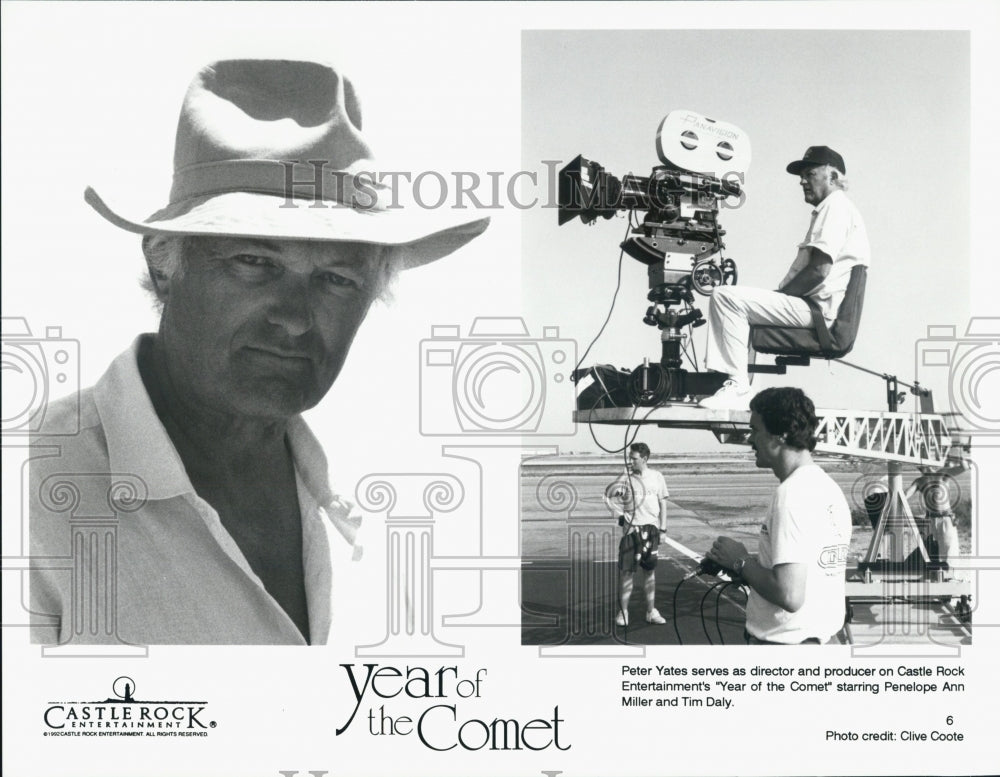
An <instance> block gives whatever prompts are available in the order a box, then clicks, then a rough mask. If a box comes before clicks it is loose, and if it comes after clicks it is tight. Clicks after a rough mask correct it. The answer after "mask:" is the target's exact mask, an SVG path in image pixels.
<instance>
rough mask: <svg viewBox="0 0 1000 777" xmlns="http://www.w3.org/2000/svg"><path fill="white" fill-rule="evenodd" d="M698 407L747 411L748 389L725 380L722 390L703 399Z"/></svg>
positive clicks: (748, 407) (748, 403)
mask: <svg viewBox="0 0 1000 777" xmlns="http://www.w3.org/2000/svg"><path fill="white" fill-rule="evenodd" d="M698 406H699V407H704V408H707V409H708V410H749V409H750V387H749V386H745V385H743V384H741V383H737V382H736V381H735V380H727V381H726V382H725V383H723V384H722V388H720V389H719V390H718V391H716V392H715V393H714V394H712V396H710V397H705V398H704V399H703V400H701V401H700V402H699V403H698Z"/></svg>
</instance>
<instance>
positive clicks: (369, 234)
mask: <svg viewBox="0 0 1000 777" xmlns="http://www.w3.org/2000/svg"><path fill="white" fill-rule="evenodd" d="M413 172H414V171H398V170H391V171H386V170H380V169H379V167H378V164H377V163H376V162H375V159H374V154H373V153H372V151H371V149H370V147H369V146H368V143H367V142H366V141H365V139H364V136H363V135H362V134H361V110H360V107H359V105H358V99H357V95H356V94H355V91H354V87H353V86H352V85H351V82H350V81H349V80H348V79H347V78H345V77H344V76H343V75H341V74H339V73H338V72H337V71H336V70H335V69H334V68H333V67H331V66H329V65H326V64H320V63H316V62H294V61H288V60H227V61H220V62H215V63H212V64H211V65H207V66H206V67H204V68H202V70H201V71H200V72H199V73H198V75H197V76H195V78H194V80H193V81H192V83H191V86H190V87H189V88H188V91H187V95H186V96H185V98H184V103H183V106H182V108H181V115H180V121H179V123H178V126H177V141H176V145H175V149H174V176H173V185H172V187H171V190H170V201H169V203H168V204H167V206H166V207H165V208H163V209H161V210H159V211H157V212H156V213H154V214H153V215H152V216H149V217H148V218H145V219H141V220H140V219H139V218H135V217H129V216H126V215H124V214H123V212H122V210H121V209H116V208H113V207H111V205H110V204H108V202H106V201H105V200H104V199H102V198H101V197H100V196H99V195H98V194H97V192H96V191H94V189H92V188H90V187H88V188H87V190H86V192H85V194H84V197H85V199H86V200H87V202H88V203H89V204H90V205H91V206H92V207H93V208H94V209H95V210H96V211H97V212H98V213H100V214H101V215H102V216H104V218H106V219H107V220H108V221H110V222H111V223H112V224H115V225H116V226H118V227H121V228H122V229H126V230H129V231H130V232H136V233H138V234H143V235H149V234H164V235H225V236H233V237H237V236H238V237H255V238H264V239H272V240H275V239H277V240H284V239H288V240H323V241H356V242H363V243H374V244H379V245H385V246H389V247H391V248H392V249H393V251H394V252H395V253H398V254H399V258H400V262H401V265H402V267H404V268H407V267H415V266H418V265H421V264H426V263H427V262H432V261H434V260H435V259H440V258H441V257H443V256H446V255H447V254H450V253H451V252H452V251H454V250H456V249H457V248H460V247H461V246H462V245H464V244H465V243H467V242H469V241H470V240H472V239H473V238H474V237H476V236H477V235H479V234H481V233H482V232H483V230H485V229H486V227H487V225H488V224H489V218H487V217H483V216H480V215H477V214H476V213H475V211H470V210H469V209H462V210H456V209H453V208H450V207H449V206H448V204H447V203H445V204H442V206H441V207H438V208H427V207H421V206H420V204H419V203H418V202H416V201H415V200H414V199H413V198H410V197H408V196H407V195H408V192H407V191H406V190H405V184H406V178H407V176H409V177H410V178H411V179H412V177H413V176H412V173H413ZM399 173H403V174H404V175H399ZM394 174H395V175H394ZM400 183H402V184H403V186H400V185H399V184H400Z"/></svg>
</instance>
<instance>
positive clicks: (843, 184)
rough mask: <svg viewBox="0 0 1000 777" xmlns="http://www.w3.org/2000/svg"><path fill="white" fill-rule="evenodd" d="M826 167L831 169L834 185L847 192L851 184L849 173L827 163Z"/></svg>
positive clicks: (831, 178)
mask: <svg viewBox="0 0 1000 777" xmlns="http://www.w3.org/2000/svg"><path fill="white" fill-rule="evenodd" d="M826 167H828V168H829V170H830V180H831V181H832V183H833V185H834V186H836V187H837V188H838V189H840V190H841V191H845V192H846V191H847V189H848V188H849V187H850V184H849V183H848V181H847V175H846V174H844V173H842V172H840V170H838V169H837V168H836V167H834V166H833V165H826Z"/></svg>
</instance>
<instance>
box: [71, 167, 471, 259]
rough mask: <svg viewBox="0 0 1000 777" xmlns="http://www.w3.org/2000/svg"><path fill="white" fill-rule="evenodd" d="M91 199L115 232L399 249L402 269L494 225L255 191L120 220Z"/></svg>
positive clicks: (446, 213)
mask: <svg viewBox="0 0 1000 777" xmlns="http://www.w3.org/2000/svg"><path fill="white" fill-rule="evenodd" d="M84 199H85V200H86V201H87V203H88V204H89V205H90V206H91V207H92V208H93V209H94V210H96V211H97V212H98V213H99V214H100V215H101V216H103V217H104V218H105V219H107V220H108V221H110V222H111V223H112V224H114V225H115V226H116V227H119V228H120V229H124V230H127V231H129V232H134V233H136V234H140V235H214V236H220V237H222V236H228V237H250V238H260V239H265V240H268V239H269V240H318V241H327V242H357V243H372V244H375V245H384V246H389V247H391V248H394V249H395V251H396V252H397V253H398V255H399V257H400V265H401V268H402V269H410V268H412V267H419V266H420V265H423V264H427V263H429V262H433V261H435V260H437V259H441V258H442V257H445V256H447V255H448V254H450V253H452V252H453V251H456V250H458V249H459V248H461V247H462V246H463V245H465V244H466V243H468V242H469V241H470V240H472V239H473V238H475V237H477V236H478V235H481V234H482V233H483V231H484V230H485V229H486V227H487V226H488V225H489V223H490V219H489V217H484V216H478V215H472V214H470V213H469V212H468V211H459V212H456V211H455V210H454V209H449V208H444V207H443V208H438V209H425V208H415V207H412V206H411V207H399V208H386V209H359V208H352V207H350V206H347V205H343V204H340V203H337V202H329V201H319V202H313V201H306V200H291V201H288V200H286V199H285V198H283V197H278V196H276V195H272V194H258V193H254V192H225V193H222V194H211V195H205V196H201V197H194V198H191V199H188V200H183V201H181V202H178V203H173V204H171V205H169V206H167V207H166V208H164V209H163V210H160V211H157V212H156V213H154V214H153V215H152V216H150V217H149V218H147V219H145V220H142V221H139V220H136V219H130V218H126V217H125V216H122V215H120V213H119V212H118V211H116V210H115V209H113V208H112V207H111V206H110V205H108V204H107V203H106V202H105V201H104V200H103V199H102V198H101V197H100V195H98V194H97V192H96V191H94V189H93V188H91V187H89V186H88V187H87V189H86V191H85V192H84Z"/></svg>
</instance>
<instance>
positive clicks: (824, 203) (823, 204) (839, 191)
mask: <svg viewBox="0 0 1000 777" xmlns="http://www.w3.org/2000/svg"><path fill="white" fill-rule="evenodd" d="M837 195H840V196H841V197H845V196H846V195H845V194H844V190H843V189H834V190H833V191H832V192H830V193H829V194H828V195H826V197H824V198H823V201H822V202H820V203H819V205H817V206H816V207H815V208H813V213H812V214H813V215H814V216H818V215H819V212H820V211H821V210H825V209H826V208H829V207H830V203H831V202H833V198H834V197H836V196H837Z"/></svg>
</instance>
